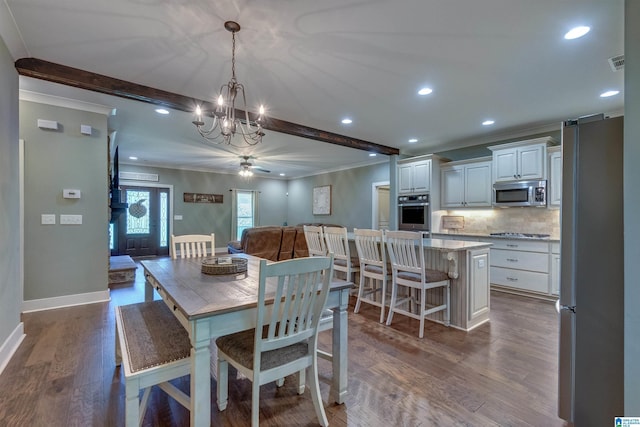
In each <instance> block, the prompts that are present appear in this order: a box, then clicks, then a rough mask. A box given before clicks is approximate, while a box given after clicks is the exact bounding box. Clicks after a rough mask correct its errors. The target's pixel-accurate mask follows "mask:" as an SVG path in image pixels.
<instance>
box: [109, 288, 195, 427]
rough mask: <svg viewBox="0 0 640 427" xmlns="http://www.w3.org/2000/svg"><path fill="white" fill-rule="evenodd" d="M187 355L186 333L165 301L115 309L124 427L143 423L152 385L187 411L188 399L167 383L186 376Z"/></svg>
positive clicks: (117, 358) (188, 348)
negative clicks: (123, 385)
mask: <svg viewBox="0 0 640 427" xmlns="http://www.w3.org/2000/svg"><path fill="white" fill-rule="evenodd" d="M190 354H191V344H190V341H189V335H188V334H187V330H186V329H185V328H184V327H183V326H182V325H181V324H180V322H179V321H178V319H177V318H176V317H175V316H174V315H173V313H171V310H170V309H169V307H167V305H166V304H165V302H164V301H162V300H158V301H148V302H143V303H139V304H129V305H122V306H118V307H116V366H120V365H121V366H122V367H123V369H124V379H125V425H126V426H127V427H134V426H139V425H141V424H142V420H143V419H144V414H145V411H146V408H147V401H148V399H149V393H150V392H151V387H152V386H154V385H158V386H159V387H160V388H161V389H162V390H164V391H165V392H166V393H167V394H169V395H170V396H171V397H173V398H174V399H175V400H176V401H178V402H179V403H180V404H181V405H182V406H184V407H185V408H187V409H190V407H191V405H190V398H189V396H188V395H187V394H185V393H184V392H182V391H181V390H179V389H178V388H177V387H175V386H174V385H173V384H171V383H169V381H170V380H173V379H175V378H180V377H183V376H185V375H189V373H190V369H191V368H190ZM140 390H144V393H143V395H142V399H140Z"/></svg>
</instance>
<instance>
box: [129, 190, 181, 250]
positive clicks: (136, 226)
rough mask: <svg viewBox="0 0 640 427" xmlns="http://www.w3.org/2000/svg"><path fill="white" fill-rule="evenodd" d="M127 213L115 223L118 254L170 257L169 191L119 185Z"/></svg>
mask: <svg viewBox="0 0 640 427" xmlns="http://www.w3.org/2000/svg"><path fill="white" fill-rule="evenodd" d="M121 190H122V192H123V194H124V198H125V200H126V202H127V203H128V204H129V207H128V208H127V211H126V213H123V214H122V215H120V217H119V218H118V221H117V224H116V228H117V231H116V235H117V244H116V246H117V255H129V256H132V257H139V256H153V255H168V254H169V244H168V237H169V189H168V188H148V187H132V186H121Z"/></svg>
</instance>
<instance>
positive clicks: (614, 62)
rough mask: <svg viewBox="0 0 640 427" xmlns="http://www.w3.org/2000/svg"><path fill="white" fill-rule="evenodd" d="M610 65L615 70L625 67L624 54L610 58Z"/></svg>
mask: <svg viewBox="0 0 640 427" xmlns="http://www.w3.org/2000/svg"><path fill="white" fill-rule="evenodd" d="M609 65H610V66H611V69H612V70H613V71H619V70H622V69H623V68H624V55H618V56H614V57H613V58H609Z"/></svg>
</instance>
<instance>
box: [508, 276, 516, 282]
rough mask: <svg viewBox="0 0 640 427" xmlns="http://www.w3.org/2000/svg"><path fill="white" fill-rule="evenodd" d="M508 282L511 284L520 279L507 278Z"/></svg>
mask: <svg viewBox="0 0 640 427" xmlns="http://www.w3.org/2000/svg"><path fill="white" fill-rule="evenodd" d="M507 280H508V281H510V282H517V281H518V279H517V278H516V277H507Z"/></svg>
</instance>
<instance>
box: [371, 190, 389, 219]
mask: <svg viewBox="0 0 640 427" xmlns="http://www.w3.org/2000/svg"><path fill="white" fill-rule="evenodd" d="M390 197H391V188H390V184H389V181H381V182H374V183H373V184H371V228H373V229H376V230H388V229H389V213H390V206H391V199H390Z"/></svg>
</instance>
